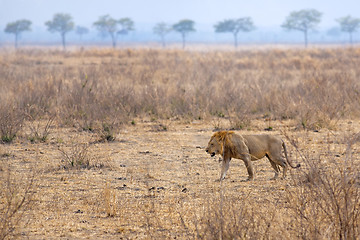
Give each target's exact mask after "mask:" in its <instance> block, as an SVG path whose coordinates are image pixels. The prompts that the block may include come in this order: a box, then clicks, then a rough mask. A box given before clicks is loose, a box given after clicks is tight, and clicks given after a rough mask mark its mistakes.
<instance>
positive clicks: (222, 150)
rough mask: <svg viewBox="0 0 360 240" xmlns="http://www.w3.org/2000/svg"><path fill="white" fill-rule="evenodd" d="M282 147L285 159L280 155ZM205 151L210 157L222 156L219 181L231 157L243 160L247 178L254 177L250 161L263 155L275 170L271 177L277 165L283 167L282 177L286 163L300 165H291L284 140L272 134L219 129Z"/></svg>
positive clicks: (251, 178) (277, 169)
mask: <svg viewBox="0 0 360 240" xmlns="http://www.w3.org/2000/svg"><path fill="white" fill-rule="evenodd" d="M282 148H284V153H285V158H286V161H285V160H284V158H283V156H282ZM205 151H206V152H207V153H209V154H210V155H211V157H214V156H215V155H216V154H220V155H221V156H222V168H221V175H220V181H222V180H223V179H224V178H225V175H226V172H227V170H228V169H229V165H230V160H231V158H237V159H241V160H243V161H244V163H245V166H246V169H247V171H248V174H249V177H248V179H247V180H253V179H254V170H253V167H252V163H251V161H255V160H258V159H261V158H263V157H265V156H266V157H267V158H268V159H269V161H270V163H271V166H272V167H273V169H274V170H275V176H274V177H273V178H272V179H276V178H277V177H278V175H279V171H280V169H279V166H281V167H282V168H283V178H285V177H286V171H287V168H288V166H287V163H288V164H289V165H290V166H291V167H292V168H298V167H300V164H298V165H296V166H293V165H292V164H291V163H290V161H289V159H288V156H287V150H286V146H285V143H284V141H283V140H282V139H280V138H279V137H276V136H273V135H266V134H264V135H238V134H236V133H235V132H233V131H219V132H216V133H214V134H213V135H212V137H211V138H210V141H209V143H208V146H207V148H206V150H205Z"/></svg>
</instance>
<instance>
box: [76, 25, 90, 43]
mask: <svg viewBox="0 0 360 240" xmlns="http://www.w3.org/2000/svg"><path fill="white" fill-rule="evenodd" d="M75 32H76V34H78V35H79V36H80V40H82V35H84V34H88V33H89V29H88V28H87V27H82V26H77V27H76V31H75Z"/></svg>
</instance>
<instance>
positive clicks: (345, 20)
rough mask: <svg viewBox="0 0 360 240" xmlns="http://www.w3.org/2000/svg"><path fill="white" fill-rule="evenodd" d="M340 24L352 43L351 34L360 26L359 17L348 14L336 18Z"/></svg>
mask: <svg viewBox="0 0 360 240" xmlns="http://www.w3.org/2000/svg"><path fill="white" fill-rule="evenodd" d="M336 21H337V22H338V23H339V24H340V28H341V31H343V32H348V33H349V41H350V44H352V42H353V39H352V34H353V32H356V31H357V30H358V28H359V27H360V19H359V18H352V17H351V16H350V15H349V16H346V17H342V18H339V19H337V20H336Z"/></svg>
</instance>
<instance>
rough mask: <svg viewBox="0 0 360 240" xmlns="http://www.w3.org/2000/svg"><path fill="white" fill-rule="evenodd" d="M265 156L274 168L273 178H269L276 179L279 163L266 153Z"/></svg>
mask: <svg viewBox="0 0 360 240" xmlns="http://www.w3.org/2000/svg"><path fill="white" fill-rule="evenodd" d="M266 157H267V158H268V159H269V162H270V164H271V166H272V168H273V169H274V170H275V175H274V177H273V178H271V180H276V179H277V178H278V176H279V171H280V170H279V165H277V164H276V163H275V162H274V161H273V160H272V159H271V158H270V157H269V155H268V154H266Z"/></svg>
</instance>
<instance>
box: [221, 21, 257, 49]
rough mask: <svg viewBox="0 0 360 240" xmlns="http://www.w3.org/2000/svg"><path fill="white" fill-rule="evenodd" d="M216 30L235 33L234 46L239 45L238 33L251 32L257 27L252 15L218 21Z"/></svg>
mask: <svg viewBox="0 0 360 240" xmlns="http://www.w3.org/2000/svg"><path fill="white" fill-rule="evenodd" d="M214 28H215V32H217V33H224V32H230V33H232V34H233V35H234V46H235V47H237V46H238V39H237V36H238V33H239V32H240V31H242V32H250V31H252V30H254V29H255V26H254V23H253V21H252V19H251V18H250V17H244V18H239V19H229V20H224V21H222V22H219V23H217V24H216V25H215V26H214Z"/></svg>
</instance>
